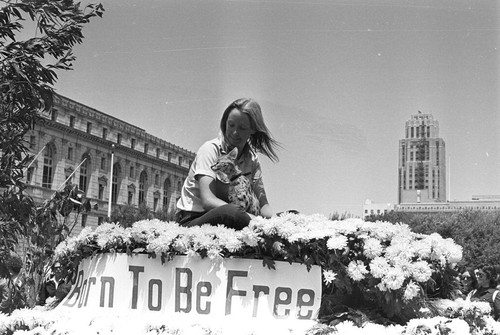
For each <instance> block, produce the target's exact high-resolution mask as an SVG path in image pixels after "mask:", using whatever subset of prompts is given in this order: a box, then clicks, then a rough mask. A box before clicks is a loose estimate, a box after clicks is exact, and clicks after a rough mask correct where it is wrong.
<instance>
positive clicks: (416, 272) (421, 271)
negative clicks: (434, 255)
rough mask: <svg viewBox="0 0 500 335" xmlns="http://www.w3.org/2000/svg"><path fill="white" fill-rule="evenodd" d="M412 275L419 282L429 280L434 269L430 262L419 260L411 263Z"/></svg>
mask: <svg viewBox="0 0 500 335" xmlns="http://www.w3.org/2000/svg"><path fill="white" fill-rule="evenodd" d="M411 275H412V277H413V279H415V280H416V281H417V282H419V283H425V282H427V281H428V280H429V279H430V278H431V276H432V269H431V267H430V266H429V263H427V262H425V261H418V262H415V263H413V264H412V265H411Z"/></svg>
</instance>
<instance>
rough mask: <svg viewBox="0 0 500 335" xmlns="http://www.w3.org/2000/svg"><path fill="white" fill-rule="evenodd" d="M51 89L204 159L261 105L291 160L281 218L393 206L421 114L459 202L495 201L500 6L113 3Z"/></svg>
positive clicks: (282, 176)
mask: <svg viewBox="0 0 500 335" xmlns="http://www.w3.org/2000/svg"><path fill="white" fill-rule="evenodd" d="M102 4H103V5H104V8H105V10H106V11H105V13H104V15H103V17H102V18H95V19H93V20H92V21H91V22H90V24H88V25H87V26H85V28H84V30H83V34H84V36H85V38H84V41H83V44H81V45H78V46H76V47H75V49H74V51H75V55H76V57H77V60H76V62H75V63H74V70H72V71H69V72H62V73H59V80H58V82H57V84H56V85H55V89H56V92H58V93H59V94H62V95H64V96H67V97H68V98H71V99H73V100H76V101H78V102H80V103H83V104H85V105H87V106H89V107H92V108H95V109H97V110H99V111H101V112H104V113H106V114H109V115H112V116H114V117H117V118H120V119H122V120H124V121H126V122H128V123H131V124H134V125H136V126H138V127H141V128H143V129H144V130H145V131H146V132H148V133H150V134H152V135H154V136H157V137H159V138H162V139H165V140H166V141H169V142H171V143H174V144H176V145H178V146H181V147H183V148H185V149H188V150H190V151H193V152H196V151H197V150H198V148H199V147H200V145H201V144H202V143H203V142H205V141H207V140H210V139H212V138H214V137H216V136H217V133H218V130H219V122H220V117H221V116H222V112H223V110H224V109H225V108H226V107H227V105H229V104H230V103H231V102H232V101H233V100H235V99H237V98H241V97H250V98H254V99H255V100H257V101H258V102H259V103H260V105H261V107H262V111H263V115H264V119H265V122H266V124H267V126H268V128H269V129H270V130H271V132H272V134H273V136H274V138H275V139H276V140H278V141H279V142H280V143H281V144H282V147H283V148H282V149H280V151H279V158H280V161H279V162H278V163H273V162H271V161H270V160H269V159H268V158H267V157H265V156H261V164H262V169H263V175H264V183H265V186H266V191H267V195H268V199H269V202H270V204H271V205H272V207H273V209H275V210H276V211H282V210H287V209H295V210H298V211H300V212H302V213H305V214H314V213H320V214H324V215H327V216H328V215H330V214H333V213H340V214H342V213H348V214H353V215H361V213H362V206H363V204H364V202H365V200H366V199H371V200H372V201H373V202H375V203H390V204H394V203H396V201H397V189H398V185H397V180H398V145H399V139H402V138H403V137H404V130H405V128H404V126H405V122H406V121H407V120H409V119H410V117H411V115H412V114H416V113H417V111H421V112H422V113H426V114H432V115H433V116H434V118H435V119H436V120H438V122H439V125H440V133H439V136H440V137H441V138H443V139H444V141H445V143H446V155H447V158H448V162H447V163H448V165H449V166H448V168H447V169H448V170H449V182H450V184H449V194H448V196H449V199H451V200H471V198H472V196H473V195H482V194H486V195H492V194H495V195H498V194H500V135H499V134H500V131H499V129H500V99H499V92H500V83H499V81H500V57H499V56H500V50H499V49H500V3H499V2H497V1H494V0H491V1H478V0H474V1H468V0H449V1H448V0H430V1H427V0H418V1H417V0H415V1H413V0H393V1H382V0H341V1H338V0H323V1H314V0H311V1H301V0H296V1H287V0H269V1H259V0H253V1H252V0H248V1H244V0H242V1H239V0H232V1H231V0H229V1H218V0H182V1H181V0H175V1H174V0H172V1H170V0H135V1H134V0H104V1H102Z"/></svg>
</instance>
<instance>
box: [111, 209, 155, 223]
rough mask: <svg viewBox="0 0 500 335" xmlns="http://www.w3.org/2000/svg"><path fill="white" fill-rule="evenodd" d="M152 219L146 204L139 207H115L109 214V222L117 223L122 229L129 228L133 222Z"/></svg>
mask: <svg viewBox="0 0 500 335" xmlns="http://www.w3.org/2000/svg"><path fill="white" fill-rule="evenodd" d="M153 217H154V214H153V212H152V211H151V209H150V208H149V207H148V206H147V205H146V204H144V203H143V204H140V205H139V207H135V206H132V205H126V206H117V207H115V208H114V209H113V211H112V212H111V218H110V219H111V222H116V223H119V224H120V225H121V226H123V227H131V226H132V224H133V223H134V222H137V221H141V220H149V219H152V218H153Z"/></svg>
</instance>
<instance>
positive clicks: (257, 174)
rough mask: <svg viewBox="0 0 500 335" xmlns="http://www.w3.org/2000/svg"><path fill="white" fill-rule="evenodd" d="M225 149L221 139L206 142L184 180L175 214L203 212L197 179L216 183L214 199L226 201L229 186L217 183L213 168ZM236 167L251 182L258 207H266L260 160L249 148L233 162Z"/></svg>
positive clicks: (224, 152)
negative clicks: (207, 177) (258, 203)
mask: <svg viewBox="0 0 500 335" xmlns="http://www.w3.org/2000/svg"><path fill="white" fill-rule="evenodd" d="M227 153H228V147H227V145H226V143H225V142H224V140H223V139H222V138H221V137H218V138H215V139H213V140H211V141H207V142H205V143H204V144H203V145H202V146H201V147H200V149H199V150H198V152H197V153H196V157H195V159H194V161H193V163H192V164H191V167H190V168H189V173H188V176H187V178H186V180H184V185H183V186H182V191H181V197H180V198H179V200H178V201H177V210H183V211H190V212H205V210H204V209H203V206H202V204H201V199H200V185H199V182H198V179H199V177H200V176H209V177H212V178H214V179H215V180H216V187H215V189H216V191H215V193H216V194H215V195H216V196H217V197H218V198H220V199H222V200H224V201H228V200H227V189H228V185H227V184H224V183H222V182H220V181H219V180H217V178H216V176H215V173H214V171H213V170H212V166H213V165H214V164H215V163H216V161H217V159H218V158H219V156H221V155H224V154H227ZM236 165H237V166H238V167H239V169H240V170H241V171H242V173H243V174H247V173H249V175H248V178H249V179H250V181H251V185H252V189H253V191H254V193H255V195H256V196H257V199H259V201H260V204H261V206H263V205H264V204H265V203H267V199H266V194H265V190H264V184H263V182H262V172H261V168H260V163H259V158H258V156H257V154H256V153H255V151H254V150H252V149H251V148H250V146H249V145H247V146H246V147H245V150H244V152H243V154H242V155H241V157H240V158H239V159H238V161H237V162H236Z"/></svg>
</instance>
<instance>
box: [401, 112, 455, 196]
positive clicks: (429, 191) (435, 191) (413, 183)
mask: <svg viewBox="0 0 500 335" xmlns="http://www.w3.org/2000/svg"><path fill="white" fill-rule="evenodd" d="M398 174H399V180H398V203H399V204H405V203H435V202H444V201H446V151H445V144H444V140H443V139H442V138H439V123H438V121H437V120H434V118H433V116H432V115H431V114H423V113H422V112H420V111H418V113H417V114H414V115H412V116H411V118H410V120H408V121H406V124H405V138H404V139H401V140H399V169H398Z"/></svg>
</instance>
